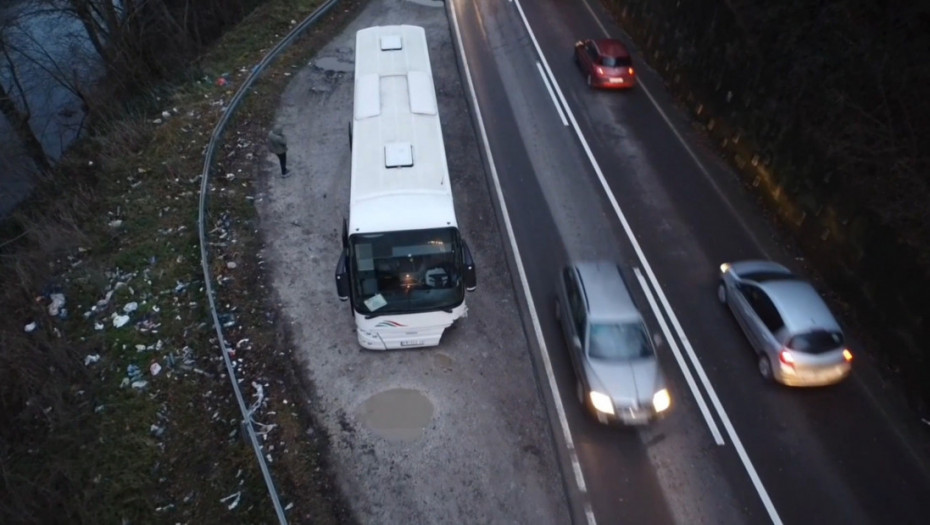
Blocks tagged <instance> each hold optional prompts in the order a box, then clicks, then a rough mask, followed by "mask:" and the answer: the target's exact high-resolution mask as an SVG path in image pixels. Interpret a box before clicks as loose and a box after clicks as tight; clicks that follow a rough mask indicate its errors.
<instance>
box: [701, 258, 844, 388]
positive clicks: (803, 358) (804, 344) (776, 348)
mask: <svg viewBox="0 0 930 525" xmlns="http://www.w3.org/2000/svg"><path fill="white" fill-rule="evenodd" d="M717 298H718V299H720V302H722V303H724V304H727V305H728V306H729V307H730V310H731V311H732V312H733V316H734V317H736V321H737V323H738V324H739V325H740V327H741V328H742V329H743V332H744V333H745V334H746V338H747V339H749V343H750V344H751V345H752V347H753V349H755V351H756V359H757V361H756V362H757V365H758V368H759V373H760V374H762V377H764V378H766V379H770V380H771V379H774V380H775V381H778V382H779V383H783V384H785V385H789V386H822V385H829V384H833V383H836V382H839V381H841V380H842V379H843V378H845V377H846V376H847V375H849V372H850V370H851V362H852V357H853V356H852V353H851V352H850V351H849V349H847V348H846V346H845V344H846V342H845V339H844V337H843V331H842V330H841V329H840V325H839V323H837V321H836V318H834V317H833V314H832V313H830V309H829V308H827V305H826V303H824V301H823V299H822V298H821V297H820V295H819V294H818V293H817V291H816V290H815V289H814V287H813V286H811V284H810V283H809V282H807V281H805V280H804V279H802V278H801V277H798V276H797V275H795V274H793V273H792V272H791V271H790V270H788V269H787V268H785V267H784V266H782V265H780V264H777V263H774V262H770V261H742V262H735V263H724V264H722V265H720V284H719V285H718V287H717Z"/></svg>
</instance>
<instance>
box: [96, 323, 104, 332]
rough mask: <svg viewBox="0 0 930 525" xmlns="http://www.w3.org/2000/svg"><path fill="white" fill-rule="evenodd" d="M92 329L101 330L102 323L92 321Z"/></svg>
mask: <svg viewBox="0 0 930 525" xmlns="http://www.w3.org/2000/svg"><path fill="white" fill-rule="evenodd" d="M94 330H97V331H100V330H103V323H101V322H100V321H96V322H94Z"/></svg>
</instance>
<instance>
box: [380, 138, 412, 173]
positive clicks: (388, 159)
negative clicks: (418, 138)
mask: <svg viewBox="0 0 930 525" xmlns="http://www.w3.org/2000/svg"><path fill="white" fill-rule="evenodd" d="M411 166H413V144H411V143H409V142H390V143H388V144H385V145H384V167H386V168H409V167H411Z"/></svg>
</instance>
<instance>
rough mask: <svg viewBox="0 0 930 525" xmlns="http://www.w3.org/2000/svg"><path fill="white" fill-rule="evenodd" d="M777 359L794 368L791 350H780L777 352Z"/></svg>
mask: <svg viewBox="0 0 930 525" xmlns="http://www.w3.org/2000/svg"><path fill="white" fill-rule="evenodd" d="M778 360H779V361H781V362H782V363H784V364H786V365H788V366H790V367H792V368H794V356H793V355H791V352H789V351H787V350H782V351H781V352H778Z"/></svg>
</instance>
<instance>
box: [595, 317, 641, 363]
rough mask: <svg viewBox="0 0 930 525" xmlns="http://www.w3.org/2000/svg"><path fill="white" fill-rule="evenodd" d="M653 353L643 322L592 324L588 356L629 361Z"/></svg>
mask: <svg viewBox="0 0 930 525" xmlns="http://www.w3.org/2000/svg"><path fill="white" fill-rule="evenodd" d="M651 355H652V348H651V347H650V346H649V338H648V337H647V336H646V331H645V329H643V325H642V323H610V324H606V323H597V324H592V325H591V332H590V343H589V344H588V356H589V357H591V358H593V359H605V360H608V361H628V360H630V359H640V358H643V357H649V356H651Z"/></svg>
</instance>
